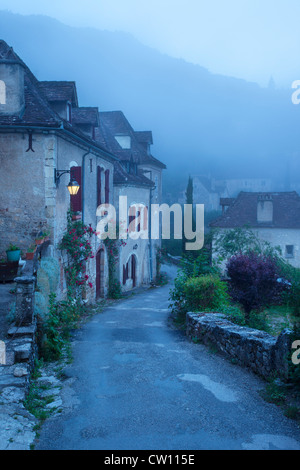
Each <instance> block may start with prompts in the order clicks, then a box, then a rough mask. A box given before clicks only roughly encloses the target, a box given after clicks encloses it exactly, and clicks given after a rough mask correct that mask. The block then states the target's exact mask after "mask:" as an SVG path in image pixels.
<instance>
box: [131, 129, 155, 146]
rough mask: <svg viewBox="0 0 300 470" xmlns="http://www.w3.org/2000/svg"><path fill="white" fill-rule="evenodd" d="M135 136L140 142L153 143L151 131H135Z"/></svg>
mask: <svg viewBox="0 0 300 470" xmlns="http://www.w3.org/2000/svg"><path fill="white" fill-rule="evenodd" d="M135 136H136V138H137V140H138V142H140V143H147V144H151V145H152V144H153V137H152V132H151V131H135Z"/></svg>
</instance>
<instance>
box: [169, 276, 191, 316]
mask: <svg viewBox="0 0 300 470" xmlns="http://www.w3.org/2000/svg"><path fill="white" fill-rule="evenodd" d="M187 279H188V277H187V275H186V274H185V273H184V272H183V271H179V272H178V274H177V277H176V279H175V280H174V289H171V290H170V297H169V300H170V301H171V303H170V305H169V308H171V310H172V313H173V314H175V315H179V316H184V314H185V313H186V312H187V306H186V301H185V293H184V286H185V283H186V281H187Z"/></svg>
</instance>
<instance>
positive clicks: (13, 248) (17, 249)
mask: <svg viewBox="0 0 300 470" xmlns="http://www.w3.org/2000/svg"><path fill="white" fill-rule="evenodd" d="M7 251H20V248H19V247H18V246H16V245H12V244H11V243H10V245H9V247H8V248H7Z"/></svg>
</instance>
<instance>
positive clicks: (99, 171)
mask: <svg viewBox="0 0 300 470" xmlns="http://www.w3.org/2000/svg"><path fill="white" fill-rule="evenodd" d="M101 175H102V168H101V167H100V166H97V207H98V206H100V205H101V204H102V200H101V189H102V185H101Z"/></svg>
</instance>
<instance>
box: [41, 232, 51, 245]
mask: <svg viewBox="0 0 300 470" xmlns="http://www.w3.org/2000/svg"><path fill="white" fill-rule="evenodd" d="M43 236H44V242H48V241H49V240H50V232H48V231H47V232H43Z"/></svg>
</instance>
